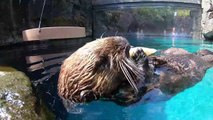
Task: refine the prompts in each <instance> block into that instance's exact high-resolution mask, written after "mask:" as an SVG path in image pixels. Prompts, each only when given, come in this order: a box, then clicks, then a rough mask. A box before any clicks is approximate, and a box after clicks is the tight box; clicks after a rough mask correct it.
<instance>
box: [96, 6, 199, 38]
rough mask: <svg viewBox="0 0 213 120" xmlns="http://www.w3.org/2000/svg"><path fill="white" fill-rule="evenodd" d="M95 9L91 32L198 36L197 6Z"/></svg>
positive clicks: (99, 34)
mask: <svg viewBox="0 0 213 120" xmlns="http://www.w3.org/2000/svg"><path fill="white" fill-rule="evenodd" d="M103 7H104V9H103V8H102V9H100V8H98V9H97V10H95V11H94V21H95V22H94V36H95V37H100V36H101V34H103V33H105V35H115V34H116V33H117V34H120V35H132V34H134V35H138V36H144V35H154V36H181V37H193V38H199V37H200V15H201V12H200V8H199V7H198V8H197V7H194V8H193V7H175V6H167V5H163V4H162V5H161V6H145V5H144V6H137V7H129V6H120V5H118V6H117V7H116V5H114V7H112V6H110V7H109V8H108V6H103Z"/></svg>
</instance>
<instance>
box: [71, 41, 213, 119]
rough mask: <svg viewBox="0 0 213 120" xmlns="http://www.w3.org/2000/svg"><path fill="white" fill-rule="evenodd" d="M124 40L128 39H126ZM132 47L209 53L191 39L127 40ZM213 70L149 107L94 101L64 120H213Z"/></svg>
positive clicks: (208, 46) (204, 44)
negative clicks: (170, 96) (173, 48)
mask: <svg viewBox="0 0 213 120" xmlns="http://www.w3.org/2000/svg"><path fill="white" fill-rule="evenodd" d="M127 38H128V37H127ZM128 40H129V42H130V44H132V45H133V46H145V47H152V48H156V49H158V50H162V49H166V48H170V47H179V48H184V49H186V50H188V51H190V52H196V51H197V50H200V49H204V48H205V49H209V50H213V45H212V43H211V42H208V41H201V40H192V39H191V38H159V37H146V38H143V37H140V38H137V37H129V38H128ZM212 99H213V67H212V68H210V69H208V71H207V72H206V74H205V77H204V78H203V79H202V81H201V82H199V83H197V84H196V85H195V86H193V87H191V88H188V89H186V90H185V91H183V92H181V93H179V94H177V95H175V96H174V97H172V98H171V99H169V100H166V101H158V102H151V103H142V102H138V103H135V104H133V105H130V106H126V107H124V106H119V105H117V104H115V103H113V102H109V101H94V102H92V103H88V104H83V105H78V106H77V107H76V109H77V110H78V111H79V112H78V113H69V114H68V116H67V119H68V120H213V100H212Z"/></svg>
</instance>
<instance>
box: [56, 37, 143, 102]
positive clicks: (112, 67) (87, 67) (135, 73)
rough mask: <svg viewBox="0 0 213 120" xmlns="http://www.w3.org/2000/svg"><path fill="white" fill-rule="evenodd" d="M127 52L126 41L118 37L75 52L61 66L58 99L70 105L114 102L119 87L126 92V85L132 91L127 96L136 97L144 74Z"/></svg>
mask: <svg viewBox="0 0 213 120" xmlns="http://www.w3.org/2000/svg"><path fill="white" fill-rule="evenodd" d="M129 50H130V44H129V43H128V41H127V40H126V39H125V38H123V37H118V36H116V37H106V38H101V39H97V40H94V41H92V42H89V43H87V44H86V45H84V46H83V47H81V48H79V49H78V50H77V51H75V52H74V53H73V54H72V55H71V56H69V57H68V58H67V59H66V60H65V61H64V62H63V64H62V66H61V71H60V74H59V80H58V94H59V96H60V97H62V98H63V99H65V100H69V101H70V102H72V103H82V102H90V101H93V100H97V99H99V98H109V99H111V98H116V97H115V96H116V93H117V92H118V91H119V87H120V86H122V88H124V87H125V88H128V86H126V85H127V84H128V85H129V86H130V87H129V88H131V89H132V91H134V92H133V93H131V94H135V95H137V94H138V93H139V92H140V89H141V88H142V87H143V86H144V84H145V83H144V80H145V78H144V76H145V74H144V71H143V70H142V69H139V68H138V67H137V66H136V64H135V63H134V62H133V61H132V59H131V58H130V55H129ZM124 85H125V86H124ZM129 88H128V89H129ZM128 89H123V90H128ZM130 91H131V90H130Z"/></svg>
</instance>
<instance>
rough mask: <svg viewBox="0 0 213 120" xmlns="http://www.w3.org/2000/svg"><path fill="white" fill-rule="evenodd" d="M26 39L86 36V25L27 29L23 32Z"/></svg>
mask: <svg viewBox="0 0 213 120" xmlns="http://www.w3.org/2000/svg"><path fill="white" fill-rule="evenodd" d="M22 36H23V40H24V41H34V40H47V39H65V38H79V37H85V36H86V32H85V27H73V26H72V27H69V26H57V27H42V28H41V29H39V28H33V29H27V30H25V31H23V32H22Z"/></svg>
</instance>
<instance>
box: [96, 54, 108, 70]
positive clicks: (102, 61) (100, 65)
mask: <svg viewBox="0 0 213 120" xmlns="http://www.w3.org/2000/svg"><path fill="white" fill-rule="evenodd" d="M107 68H109V60H108V57H106V56H100V57H99V58H98V59H97V60H96V61H95V66H94V71H98V70H104V69H107Z"/></svg>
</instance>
